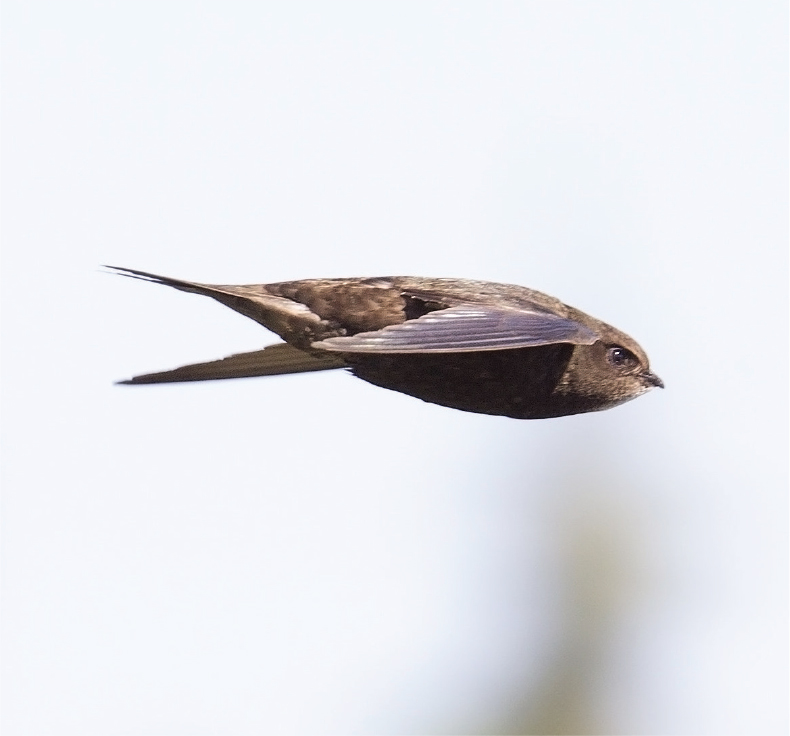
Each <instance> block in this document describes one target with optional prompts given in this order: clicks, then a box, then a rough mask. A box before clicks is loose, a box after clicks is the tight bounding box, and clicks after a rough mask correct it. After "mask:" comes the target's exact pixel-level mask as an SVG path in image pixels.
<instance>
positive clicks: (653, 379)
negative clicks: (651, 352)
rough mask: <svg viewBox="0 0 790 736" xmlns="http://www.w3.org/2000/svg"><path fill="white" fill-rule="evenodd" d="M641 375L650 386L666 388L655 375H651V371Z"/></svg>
mask: <svg viewBox="0 0 790 736" xmlns="http://www.w3.org/2000/svg"><path fill="white" fill-rule="evenodd" d="M641 375H642V378H643V379H644V381H645V383H647V384H649V385H650V386H656V387H657V388H664V382H663V381H662V380H661V379H660V378H659V377H658V376H657V375H656V374H655V373H651V372H650V371H645V372H644V373H642V374H641Z"/></svg>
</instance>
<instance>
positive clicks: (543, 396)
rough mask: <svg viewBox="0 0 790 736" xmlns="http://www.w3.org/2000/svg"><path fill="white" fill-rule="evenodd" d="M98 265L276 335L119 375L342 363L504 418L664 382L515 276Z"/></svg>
mask: <svg viewBox="0 0 790 736" xmlns="http://www.w3.org/2000/svg"><path fill="white" fill-rule="evenodd" d="M107 268H110V269H112V270H113V271H115V272H117V273H120V274H122V275H124V276H129V277H132V278H137V279H142V280H144V281H151V282H153V283H157V284H164V285H165V286H171V287H173V288H175V289H178V290H180V291H187V292H191V293H193V294H201V295H203V296H210V297H212V298H213V299H215V300H216V301H218V302H220V303H221V304H224V305H225V306H227V307H230V308H231V309H233V310H235V311H236V312H239V313H240V314H243V315H244V316H245V317H249V318H250V319H252V320H255V321H256V322H258V323H259V324H261V325H263V326H264V327H266V328H267V329H269V330H271V331H272V332H274V333H276V334H277V335H279V336H280V337H281V338H282V339H283V340H284V341H285V342H281V343H278V344H276V345H270V346H268V347H265V348H263V349H262V350H255V351H252V352H248V353H240V354H237V355H231V356H229V357H227V358H223V359H221V360H214V361H210V362H207V363H195V364H192V365H186V366H182V367H181V368H176V369H174V370H169V371H163V372H159V373H147V374H144V375H140V376H135V377H134V378H131V379H128V380H126V381H120V382H119V383H122V384H134V385H137V384H150V383H170V382H179V381H207V380H214V379H224V378H248V377H252V376H273V375H281V374H286V373H305V372H310V371H325V370H332V369H336V368H348V369H350V370H351V372H352V373H353V374H354V375H355V376H357V377H359V378H361V379H362V380H364V381H368V382H369V383H372V384H375V385H377V386H382V387H383V388H388V389H392V390H394V391H400V392H401V393H404V394H409V395H410V396H415V397H417V398H419V399H422V400H424V401H428V402H431V403H434V404H440V405H442V406H447V407H451V408H455V409H460V410H462V411H469V412H476V413H480V414H494V415H502V416H507V417H513V418H515V419H543V418H547V417H559V416H565V415H568V414H580V413H583V412H590V411H599V410H601V409H609V408H611V407H613V406H617V405H618V404H622V403H624V402H626V401H630V400H631V399H634V398H636V397H637V396H641V395H642V394H643V393H645V392H647V391H649V390H650V389H651V388H654V387H656V386H658V387H660V388H663V387H664V384H663V382H662V381H661V379H660V378H659V377H658V376H657V375H656V374H655V373H653V372H652V371H651V370H650V365H649V362H648V359H647V355H646V354H645V352H644V350H642V348H641V347H640V346H639V345H638V344H637V342H636V341H635V340H634V339H633V338H631V337H629V336H628V335H626V334H625V333H623V332H621V331H620V330H617V329H616V328H614V327H612V326H610V325H608V324H606V323H605V322H601V321H600V320H598V319H595V318H594V317H591V316H589V315H587V314H585V313H584V312H581V311H579V310H578V309H574V308H573V307H570V306H568V305H566V304H564V303H563V302H561V301H560V300H559V299H556V298H554V297H551V296H548V295H547V294H542V293H541V292H539V291H534V290H532V289H527V288H525V287H523V286H515V285H511V284H498V283H493V282H489V281H474V280H470V279H447V278H419V277H412V276H393V277H382V278H348V279H305V280H301V281H283V282H279V283H274V284H249V285H241V286H221V285H215V284H200V283H195V282H192V281H183V280H181V279H173V278H168V277H166V276H157V275H156V274H152V273H147V272H145V271H137V270H134V269H130V268H119V267H116V266H107Z"/></svg>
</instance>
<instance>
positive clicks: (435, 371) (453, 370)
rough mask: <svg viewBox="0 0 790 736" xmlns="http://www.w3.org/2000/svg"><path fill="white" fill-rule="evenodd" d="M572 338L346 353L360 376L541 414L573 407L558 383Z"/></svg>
mask: <svg viewBox="0 0 790 736" xmlns="http://www.w3.org/2000/svg"><path fill="white" fill-rule="evenodd" d="M572 353H573V346H572V345H569V344H564V343H563V344H554V345H546V346H541V347H533V348H519V349H515V350H491V351H481V352H469V353H421V354H390V355H375V354H360V353H357V354H349V353H346V354H344V356H343V357H344V359H345V360H347V362H348V363H349V365H350V366H351V367H352V370H353V372H354V374H355V375H356V376H358V377H359V378H361V379H363V380H364V381H368V382H369V383H373V384H375V385H377V386H381V387H383V388H388V389H392V390H393V391H399V392H401V393H404V394H409V395H410V396H415V397H417V398H419V399H422V400H423V401H428V402H431V403H433V404H440V405H442V406H448V407H452V408H454V409H461V410H462V411H470V412H476V413H479V414H496V415H501V416H507V417H513V418H515V419H539V418H544V417H552V416H561V415H563V414H568V413H572V412H569V411H567V404H566V402H565V401H564V397H561V396H557V394H556V392H555V388H556V387H557V385H558V383H559V382H560V379H561V378H562V376H563V374H564V373H565V370H566V368H567V365H568V361H569V360H570V357H571V355H572Z"/></svg>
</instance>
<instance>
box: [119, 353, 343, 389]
mask: <svg viewBox="0 0 790 736" xmlns="http://www.w3.org/2000/svg"><path fill="white" fill-rule="evenodd" d="M345 366H346V363H345V362H344V361H343V360H342V359H341V358H340V357H338V356H335V355H326V357H324V356H313V355H311V354H310V353H306V352H304V351H303V350H298V349H297V348H295V347H293V346H292V345H288V343H280V344H277V345H269V347H266V348H264V349H263V350H255V351H253V352H250V353H237V354H236V355H231V356H229V357H227V358H222V359H221V360H212V361H209V362H208V363H193V364H192V365H184V366H181V367H180V368H175V369H174V370H171V371H162V372H160V373H146V374H145V375H142V376H135V377H134V378H130V379H128V380H126V381H118V383H123V384H140V383H174V382H179V381H213V380H217V379H222V378H250V377H252V376H278V375H282V374H284V373H307V372H310V371H328V370H333V369H335V368H344V367H345Z"/></svg>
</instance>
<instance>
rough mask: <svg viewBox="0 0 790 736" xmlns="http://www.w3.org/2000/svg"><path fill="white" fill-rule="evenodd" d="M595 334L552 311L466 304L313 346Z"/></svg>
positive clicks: (441, 348)
mask: <svg viewBox="0 0 790 736" xmlns="http://www.w3.org/2000/svg"><path fill="white" fill-rule="evenodd" d="M597 339H598V335H597V334H596V333H595V332H594V331H593V330H591V329H590V328H589V327H585V326H584V325H582V324H580V323H579V322H576V321H574V320H571V319H566V318H564V317H559V316H557V315H555V314H551V313H550V312H544V311H541V310H537V309H536V310H526V309H514V308H507V307H491V306H487V305H484V304H462V305H458V306H454V307H450V308H448V309H440V310H436V311H434V312H429V313H428V314H425V315H423V316H422V317H419V318H418V319H412V320H407V321H406V322H403V323H401V324H397V325H390V326H388V327H384V328H383V329H381V330H376V331H375V332H360V333H358V334H356V335H352V336H349V337H331V338H328V339H326V340H321V341H320V342H315V343H313V345H312V347H314V348H319V349H322V350H327V351H331V352H339V353H465V352H475V351H480V350H512V349H515V348H527V347H536V346H538V345H552V344H554V343H562V342H564V343H572V344H576V345H592V343H594V342H595V341H596V340H597Z"/></svg>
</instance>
